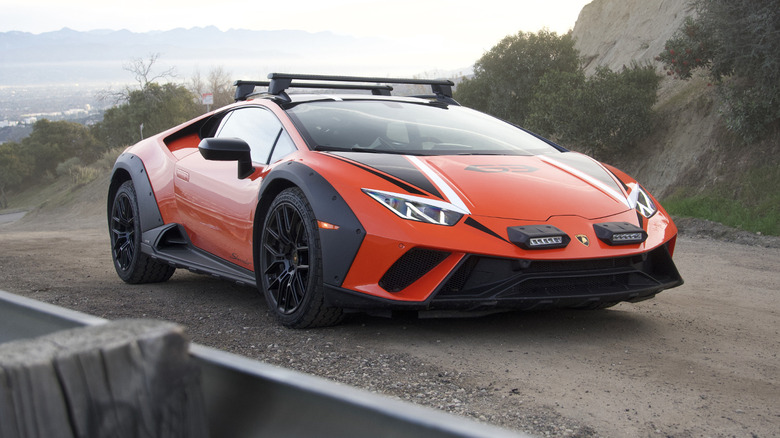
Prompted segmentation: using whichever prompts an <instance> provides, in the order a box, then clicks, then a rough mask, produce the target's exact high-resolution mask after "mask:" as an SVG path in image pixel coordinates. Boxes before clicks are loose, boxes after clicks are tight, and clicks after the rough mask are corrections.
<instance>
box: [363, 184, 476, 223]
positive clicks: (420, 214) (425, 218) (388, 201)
mask: <svg viewBox="0 0 780 438" xmlns="http://www.w3.org/2000/svg"><path fill="white" fill-rule="evenodd" d="M363 193H365V194H367V195H368V196H370V197H372V198H374V200H376V201H377V202H379V203H380V204H382V205H384V206H385V207H387V208H389V209H390V211H392V212H393V213H395V214H397V215H398V216H400V217H402V218H404V219H408V220H412V221H419V222H427V223H429V224H436V225H447V226H452V225H455V224H456V223H458V221H459V220H460V218H462V217H463V215H464V214H466V213H467V212H464V211H461V209H460V208H458V207H457V206H455V205H452V204H450V203H448V202H443V201H437V200H435V199H427V198H421V197H418V196H411V195H402V194H400V193H391V192H384V191H381V190H369V189H363Z"/></svg>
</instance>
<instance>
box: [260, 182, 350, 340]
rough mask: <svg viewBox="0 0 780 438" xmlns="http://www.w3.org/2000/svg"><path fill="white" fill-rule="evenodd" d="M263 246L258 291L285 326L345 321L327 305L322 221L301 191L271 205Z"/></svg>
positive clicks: (284, 193)
mask: <svg viewBox="0 0 780 438" xmlns="http://www.w3.org/2000/svg"><path fill="white" fill-rule="evenodd" d="M260 242H261V246H260V248H259V252H260V254H259V257H260V272H259V273H258V277H259V281H258V286H259V287H260V288H261V290H262V291H263V294H264V295H265V298H266V301H268V306H269V307H270V308H271V310H273V312H274V314H275V315H276V317H277V318H278V319H279V321H280V322H281V323H282V324H283V325H285V326H287V327H291V328H309V327H322V326H329V325H333V324H337V323H338V322H340V321H341V320H342V318H343V312H342V310H341V309H340V308H337V307H329V306H326V305H325V296H324V292H323V284H322V251H321V248H320V239H319V233H318V229H317V221H316V219H315V218H314V212H313V211H312V208H311V206H310V205H309V203H308V201H307V200H306V196H305V195H304V194H303V192H302V191H301V190H300V189H299V188H297V187H293V188H289V189H286V190H284V191H282V192H281V193H279V195H278V196H277V197H276V199H274V201H273V202H272V203H271V206H270V208H269V209H268V213H267V214H266V217H265V222H264V226H263V231H262V237H261V240H260Z"/></svg>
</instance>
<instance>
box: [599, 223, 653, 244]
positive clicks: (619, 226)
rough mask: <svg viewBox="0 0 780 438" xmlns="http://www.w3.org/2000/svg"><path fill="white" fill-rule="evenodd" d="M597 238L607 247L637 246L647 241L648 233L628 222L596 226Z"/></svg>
mask: <svg viewBox="0 0 780 438" xmlns="http://www.w3.org/2000/svg"><path fill="white" fill-rule="evenodd" d="M593 231H595V232H596V237H598V238H599V239H601V241H602V242H604V243H606V244H607V245H613V246H615V245H636V244H638V243H642V242H644V241H645V239H647V231H645V230H643V229H641V228H639V227H637V226H636V225H634V224H630V223H628V222H605V223H603V224H594V225H593Z"/></svg>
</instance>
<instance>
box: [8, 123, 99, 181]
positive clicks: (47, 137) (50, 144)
mask: <svg viewBox="0 0 780 438" xmlns="http://www.w3.org/2000/svg"><path fill="white" fill-rule="evenodd" d="M22 146H23V148H24V151H25V152H24V153H25V154H29V156H30V157H31V158H32V162H33V168H32V170H33V172H36V173H46V172H50V173H52V174H53V173H54V171H55V170H56V168H57V165H58V164H60V163H61V162H63V161H65V160H67V159H68V158H73V157H76V158H78V159H79V160H81V161H82V162H83V163H91V162H93V161H95V160H96V159H98V158H99V157H100V156H101V155H102V154H103V152H105V150H106V148H105V146H103V145H102V144H101V143H100V142H98V141H97V139H96V138H95V137H94V136H93V135H92V133H91V132H90V130H89V128H87V127H86V126H84V125H82V124H79V123H75V122H67V121H56V122H51V121H49V120H46V119H42V120H39V121H37V122H35V124H34V125H33V130H32V132H31V133H30V135H29V136H27V137H25V138H24V139H23V140H22Z"/></svg>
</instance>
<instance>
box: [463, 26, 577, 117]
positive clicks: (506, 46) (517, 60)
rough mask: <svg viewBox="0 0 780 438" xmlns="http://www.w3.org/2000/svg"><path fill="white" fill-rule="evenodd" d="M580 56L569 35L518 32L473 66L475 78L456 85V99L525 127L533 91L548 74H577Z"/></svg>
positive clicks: (502, 41)
mask: <svg viewBox="0 0 780 438" xmlns="http://www.w3.org/2000/svg"><path fill="white" fill-rule="evenodd" d="M578 70H580V61H579V53H578V52H577V50H576V49H575V48H574V39H573V38H572V36H571V32H570V33H567V34H565V35H560V36H559V35H558V34H557V33H555V32H549V31H547V30H541V31H539V32H538V33H526V32H518V33H517V34H516V35H510V36H507V37H505V38H504V39H502V40H501V41H500V42H499V43H498V44H497V45H496V46H495V47H493V48H492V49H490V51H488V52H487V53H486V54H485V55H483V56H482V58H480V59H479V60H478V61H477V62H476V63H475V64H474V77H473V78H472V79H464V80H463V82H461V83H460V84H459V85H458V88H457V92H456V96H455V98H456V99H457V100H459V101H461V102H462V103H463V104H465V105H467V106H470V107H472V108H475V109H478V110H481V111H484V112H487V113H490V114H493V115H494V116H496V117H499V118H502V119H505V120H508V121H510V122H513V123H517V124H524V122H525V120H526V117H527V116H528V114H529V105H530V102H531V99H532V97H533V93H534V89H535V87H536V86H537V85H538V83H539V81H540V80H541V78H542V77H543V76H544V75H545V74H546V73H548V72H550V71H558V72H570V73H576V72H577V71H578Z"/></svg>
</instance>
